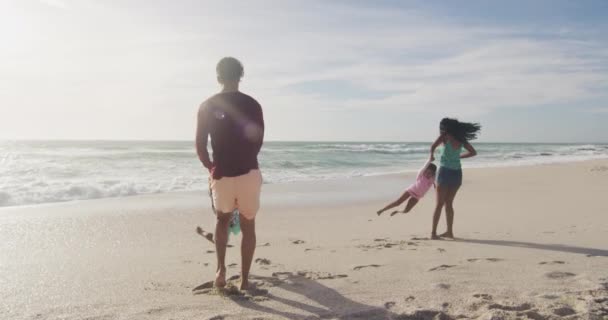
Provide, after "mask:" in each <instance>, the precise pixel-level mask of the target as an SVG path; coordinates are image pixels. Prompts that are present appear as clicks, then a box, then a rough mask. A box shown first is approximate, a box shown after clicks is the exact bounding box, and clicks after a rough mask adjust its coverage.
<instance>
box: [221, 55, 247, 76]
mask: <svg viewBox="0 0 608 320" xmlns="http://www.w3.org/2000/svg"><path fill="white" fill-rule="evenodd" d="M215 70H216V72H217V76H218V78H219V79H220V80H222V81H239V80H241V78H242V77H243V74H244V71H243V65H242V64H241V62H240V61H239V60H237V59H236V58H233V57H225V58H222V60H220V62H218V63H217V67H216V69H215Z"/></svg>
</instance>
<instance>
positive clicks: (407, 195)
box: [378, 191, 410, 215]
mask: <svg viewBox="0 0 608 320" xmlns="http://www.w3.org/2000/svg"><path fill="white" fill-rule="evenodd" d="M409 198H410V193H409V191H405V192H404V193H403V194H402V195H401V197H399V199H397V200H395V201H393V202H391V203H390V204H388V205H387V206H386V207H384V208H382V209H381V210H380V211H378V215H380V214H382V212H384V211H386V210H388V209H392V208H394V207H398V206H400V205H401V204H402V203H403V202H405V200H407V199H409Z"/></svg>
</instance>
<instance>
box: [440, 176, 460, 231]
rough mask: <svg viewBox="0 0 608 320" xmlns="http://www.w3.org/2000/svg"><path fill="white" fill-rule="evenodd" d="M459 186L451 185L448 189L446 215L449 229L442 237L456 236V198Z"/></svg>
mask: <svg viewBox="0 0 608 320" xmlns="http://www.w3.org/2000/svg"><path fill="white" fill-rule="evenodd" d="M459 188H460V186H458V187H450V188H449V189H448V191H447V195H446V198H445V217H446V219H445V220H446V222H447V227H448V230H447V231H446V232H445V233H443V234H441V237H446V238H454V230H453V228H452V227H453V226H454V199H455V198H456V193H458V189H459Z"/></svg>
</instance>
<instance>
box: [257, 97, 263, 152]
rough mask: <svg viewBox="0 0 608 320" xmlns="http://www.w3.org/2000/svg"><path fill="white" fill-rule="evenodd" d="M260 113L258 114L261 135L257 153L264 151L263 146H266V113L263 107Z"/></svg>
mask: <svg viewBox="0 0 608 320" xmlns="http://www.w3.org/2000/svg"><path fill="white" fill-rule="evenodd" d="M259 108H260V111H259V114H258V119H257V120H258V121H257V122H258V126H259V133H258V141H257V146H256V147H257V152H260V150H261V149H262V144H264V112H262V107H261V106H260V107H259Z"/></svg>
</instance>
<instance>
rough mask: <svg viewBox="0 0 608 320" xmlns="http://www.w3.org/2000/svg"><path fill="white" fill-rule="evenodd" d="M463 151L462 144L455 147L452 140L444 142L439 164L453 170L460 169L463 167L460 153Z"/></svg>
mask: <svg viewBox="0 0 608 320" xmlns="http://www.w3.org/2000/svg"><path fill="white" fill-rule="evenodd" d="M461 152H462V144H461V145H460V147H459V148H457V149H454V148H453V147H452V144H451V143H450V142H445V143H444V144H443V151H442V152H441V158H440V159H439V164H440V166H441V167H445V168H448V169H453V170H460V169H461V168H462V166H461V164H460V153H461Z"/></svg>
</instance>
